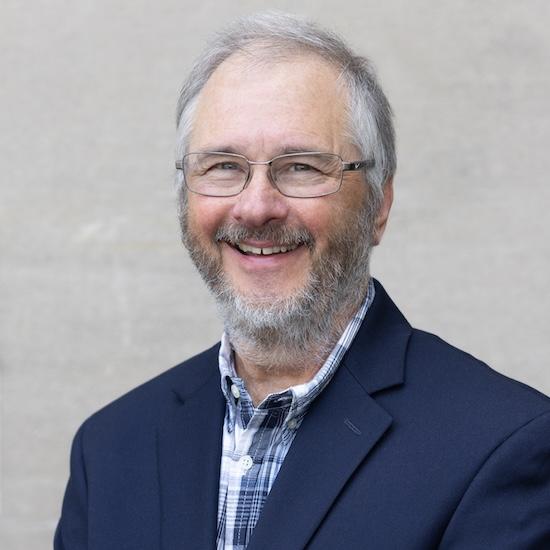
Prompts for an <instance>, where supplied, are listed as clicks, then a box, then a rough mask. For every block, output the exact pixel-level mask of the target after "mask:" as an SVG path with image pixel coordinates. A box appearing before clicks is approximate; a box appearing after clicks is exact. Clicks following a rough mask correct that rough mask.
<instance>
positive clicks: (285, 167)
mask: <svg viewBox="0 0 550 550" xmlns="http://www.w3.org/2000/svg"><path fill="white" fill-rule="evenodd" d="M271 173H272V177H273V180H274V181H275V183H276V185H277V187H278V189H279V190H280V191H281V193H283V194H284V195H287V196H289V197H321V196H323V195H330V194H331V193H335V192H336V191H338V189H339V188H340V183H341V181H342V160H341V159H340V157H339V156H338V155H332V154H328V153H306V154H301V153H300V154H297V155H285V156H281V157H277V158H276V159H274V160H273V162H272V165H271Z"/></svg>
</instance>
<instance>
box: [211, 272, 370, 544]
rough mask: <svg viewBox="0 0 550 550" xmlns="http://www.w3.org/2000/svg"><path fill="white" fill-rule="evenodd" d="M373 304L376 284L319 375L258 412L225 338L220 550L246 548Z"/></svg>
mask: <svg viewBox="0 0 550 550" xmlns="http://www.w3.org/2000/svg"><path fill="white" fill-rule="evenodd" d="M373 299H374V284H373V282H372V280H371V281H370V283H369V287H368V291H367V296H366V298H365V301H364V302H363V304H362V306H361V307H360V309H359V311H358V312H357V313H356V314H355V316H354V317H353V318H352V319H351V321H350V322H349V324H348V326H347V327H346V330H345V331H344V333H343V334H342V336H341V337H340V340H338V343H337V344H336V346H334V348H333V350H332V352H331V353H330V355H329V356H328V358H327V360H326V361H325V363H324V364H323V366H322V367H321V369H320V370H319V371H318V372H317V374H316V375H315V376H314V377H313V378H312V379H311V380H310V381H309V382H306V383H305V384H300V385H298V386H292V387H291V388H288V389H287V390H285V391H282V392H279V393H274V394H270V395H268V396H267V397H266V398H265V399H264V400H263V401H262V402H261V403H260V404H259V405H258V407H257V408H255V407H254V405H253V403H252V400H251V398H250V395H249V394H248V392H247V391H246V388H245V385H244V382H243V381H242V379H241V378H239V377H238V376H237V375H236V372H235V367H234V364H233V353H232V348H231V344H230V342H229V339H228V337H227V335H226V334H225V333H224V334H223V336H222V342H221V347H220V353H219V366H220V374H221V385H222V392H223V394H224V395H225V398H226V400H227V408H226V415H225V421H224V429H223V448H222V458H221V470H220V491H219V499H218V532H217V549H218V550H243V549H244V548H246V545H247V544H248V541H249V539H250V536H251V534H252V530H253V529H254V527H255V525H256V522H257V521H258V518H259V517H260V513H261V511H262V508H263V505H264V502H265V500H266V498H267V495H268V494H269V491H270V490H271V487H272V485H273V483H274V481H275V478H276V477H277V474H278V473H279V470H280V468H281V465H282V463H283V461H284V459H285V456H286V454H287V452H288V450H289V448H290V445H291V444H292V441H293V440H294V436H295V435H296V431H297V429H298V428H299V427H300V424H301V422H302V420H303V418H304V416H305V414H306V412H307V410H308V408H309V406H310V405H311V403H312V402H313V400H314V399H315V398H316V397H317V396H318V395H319V394H320V393H321V392H322V391H323V389H324V388H325V386H326V385H327V384H328V383H329V381H330V379H331V378H332V376H333V375H334V373H335V372H336V369H337V368H338V365H339V364H340V361H341V360H342V357H343V355H344V354H345V353H346V351H347V350H348V348H349V346H350V345H351V342H352V341H353V339H354V337H355V335H356V334H357V330H358V329H359V326H360V325H361V323H362V321H363V319H364V317H365V314H366V312H367V310H368V308H369V306H370V305H371V303H372V301H373Z"/></svg>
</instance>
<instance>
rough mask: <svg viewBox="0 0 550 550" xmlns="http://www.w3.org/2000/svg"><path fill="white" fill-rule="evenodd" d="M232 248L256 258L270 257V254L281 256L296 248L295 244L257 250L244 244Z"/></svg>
mask: <svg viewBox="0 0 550 550" xmlns="http://www.w3.org/2000/svg"><path fill="white" fill-rule="evenodd" d="M233 246H235V248H237V250H239V251H240V252H242V253H243V254H254V255H256V256H271V255H272V254H283V253H285V252H291V251H292V250H295V249H296V248H298V245H297V244H293V245H288V246H268V247H262V248H258V247H256V246H250V245H248V244H244V243H235V244H234V245H233Z"/></svg>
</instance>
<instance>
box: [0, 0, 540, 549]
mask: <svg viewBox="0 0 550 550" xmlns="http://www.w3.org/2000/svg"><path fill="white" fill-rule="evenodd" d="M265 7H277V8H280V9H284V10H288V11H294V12H297V13H302V14H306V15H310V16H314V17H315V18H317V19H318V20H319V21H320V22H321V23H324V24H326V25H328V26H331V27H332V28H334V29H335V30H338V31H340V32H342V33H343V34H344V35H345V36H347V37H348V39H349V40H350V42H351V43H352V44H353V45H354V46H355V47H356V48H357V49H358V50H360V51H362V52H363V53H366V54H367V55H369V56H370V57H372V58H373V59H374V61H375V64H376V65H377V66H378V69H379V74H380V78H381V80H382V83H383V85H384V87H385V89H386V91H387V93H388V96H389V98H390V101H391V102H392V104H393V106H394V110H395V113H396V126H397V132H398V140H399V169H398V174H397V179H396V203H395V207H394V211H393V215H392V219H391V221H390V226H389V230H388V232H387V235H386V238H385V242H384V243H383V245H382V247H381V248H380V249H379V250H378V251H377V252H376V254H375V256H374V260H373V272H374V274H375V275H376V276H378V277H379V278H380V279H381V280H382V281H383V282H384V284H385V286H386V288H387V289H388V290H389V292H390V293H391V294H392V296H393V297H394V299H395V300H396V301H397V303H398V304H399V305H400V307H401V309H402V310H403V311H404V312H405V314H406V315H407V316H408V317H409V320H410V321H411V322H412V323H413V324H415V325H416V326H419V327H422V328H425V329H427V330H430V331H433V332H436V333H438V334H439V335H441V336H443V337H444V338H445V339H447V340H448V341H450V342H452V343H454V344H455V345H457V346H459V347H462V348H465V349H466V350H468V351H470V352H472V353H473V354H474V355H477V356H478V357H480V358H482V359H484V360H486V361H487V362H489V363H490V364H491V365H492V366H494V367H495V368H497V369H498V370H500V371H501V372H504V373H507V374H509V375H510V376H513V377H515V378H518V379H520V380H522V381H525V382H527V383H529V384H531V385H535V386H537V387H539V388H540V389H542V390H544V391H545V392H546V393H549V392H550V372H549V370H548V356H549V355H550V338H549V335H550V330H549V329H550V323H549V320H548V310H549V308H550V298H549V294H548V280H549V277H548V272H549V270H550V249H549V245H548V239H549V237H550V220H549V215H548V208H549V205H550V184H549V183H550V182H549V181H548V173H550V153H549V151H550V111H549V108H548V103H549V101H548V98H550V34H549V33H548V28H549V26H550V4H549V3H548V2H546V1H544V0H539V1H537V0H526V1H524V2H521V3H519V2H515V1H513V0H486V1H485V2H475V1H474V0H463V1H454V0H453V1H451V0H445V1H442V0H440V1H435V0H432V1H430V0H416V1H413V2H410V1H406V0H386V1H385V2H379V1H374V0H361V1H360V2H359V1H353V2H351V1H350V2H347V3H346V2H344V3H342V2H338V1H328V0H327V1H317V2H315V3H313V2H309V1H307V0H294V1H293V2H290V1H286V2H285V1H279V2H273V3H271V4H269V5H266V4H264V3H263V2H260V1H257V0H254V1H252V0H249V1H242V2H240V3H239V5H238V6H236V5H234V4H233V3H229V2H227V3H217V2H213V1H211V0H205V1H203V2H202V3H195V2H181V1H179V2H176V1H175V0H158V1H157V2H154V3H153V2H146V1H144V0H133V1H130V0H116V1H107V0H94V1H91V0H82V1H80V2H69V1H68V0H49V1H48V2H39V1H37V0H35V1H33V2H30V3H29V2H27V3H22V2H17V1H15V0H3V2H2V4H1V6H0V30H1V32H0V69H1V74H2V84H1V85H0V105H1V106H2V108H1V111H0V126H1V128H2V132H1V134H0V162H1V172H0V174H1V176H0V177H1V180H0V220H1V222H0V223H1V232H0V258H1V260H0V445H1V454H0V472H1V475H0V547H1V548H5V549H10V550H12V549H13V550H16V549H24V550H35V549H41V548H48V547H50V544H51V543H50V540H51V537H52V533H53V530H54V526H55V523H56V520H57V517H58V514H59V507H60V502H61V497H62V493H63V490H64V485H65V482H66V478H67V473H68V453H69V444H70V440H71V437H72V435H73V434H74V432H75V430H76V428H77V427H78V425H79V424H80V423H81V422H82V421H83V420H84V418H85V417H86V416H88V415H89V414H90V413H92V412H93V411H94V410H96V409H97V408H99V407H100V406H101V405H103V404H105V403H107V402H108V401H110V400H112V399H113V398H115V397H116V396H118V395H120V394H121V393H123V392H125V391H126V390H128V389H130V388H132V387H134V386H135V385H137V384H139V383H141V382H143V381H145V380H146V379H148V378H150V377H152V376H154V375H155V374H157V373H159V372H161V371H162V370H164V369H166V368H168V367H170V366H171V365H173V364H175V363H177V362H179V361H180V360H182V359H184V358H186V357H188V356H190V355H191V354H193V353H195V352H197V351H199V350H201V349H203V348H204V347H206V346H207V345H209V344H211V343H213V342H214V341H215V340H217V338H218V336H219V334H220V331H221V326H220V324H219V322H218V321H217V319H216V315H215V309H214V306H213V304H212V303H211V301H210V299H209V297H208V295H207V293H206V291H205V289H204V288H203V286H202V283H201V282H200V280H199V278H198V276H197V275H196V274H195V272H194V271H193V268H192V266H191V265H190V262H189V261H188V259H187V258H186V256H185V253H184V251H183V249H182V246H181V245H180V243H179V236H178V227H177V222H176V216H175V207H174V199H173V192H172V183H171V180H172V166H173V158H172V150H173V146H172V142H173V113H174V105H175V100H176V96H177V92H178V89H179V86H180V84H181V82H182V80H183V76H184V74H185V72H186V70H187V69H188V68H189V66H190V63H191V60H192V59H193V58H194V57H195V56H196V54H197V53H198V52H199V51H200V49H201V48H202V46H203V43H204V39H205V38H206V37H207V36H208V35H209V34H210V32H211V31H212V30H214V29H216V28H217V27H218V26H219V24H220V23H223V22H224V21H225V20H226V19H227V18H228V17H233V16H235V15H238V14H243V13H248V12H252V11H256V10H258V9H262V8H265Z"/></svg>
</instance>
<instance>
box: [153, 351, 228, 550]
mask: <svg viewBox="0 0 550 550" xmlns="http://www.w3.org/2000/svg"><path fill="white" fill-rule="evenodd" d="M198 363H199V364H192V365H189V366H186V367H185V369H186V370H185V371H184V372H185V373H188V376H187V377H186V380H185V381H184V382H185V389H179V388H176V389H175V390H174V393H173V395H172V396H171V398H172V403H171V405H170V407H169V412H168V414H167V415H166V417H165V420H164V422H163V423H162V425H161V426H160V427H159V431H158V460H159V482H160V494H161V518H162V519H161V548H162V550H181V549H182V548H204V549H208V548H214V547H215V543H216V530H217V509H218V484H219V470H220V456H221V444H222V429H223V419H224V411H225V401H224V399H223V395H222V393H221V389H220V378H219V372H218V369H217V355H216V354H214V353H207V355H206V360H201V361H199V362H198ZM205 363H208V364H205ZM212 364H213V365H214V368H212ZM195 367H196V368H195ZM197 373H198V374H197ZM183 385H184V384H182V386H183ZM197 386H198V387H197ZM189 388H191V389H189Z"/></svg>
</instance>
